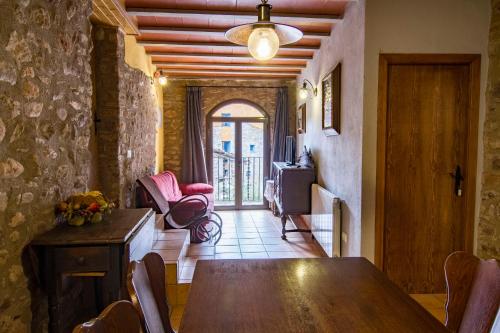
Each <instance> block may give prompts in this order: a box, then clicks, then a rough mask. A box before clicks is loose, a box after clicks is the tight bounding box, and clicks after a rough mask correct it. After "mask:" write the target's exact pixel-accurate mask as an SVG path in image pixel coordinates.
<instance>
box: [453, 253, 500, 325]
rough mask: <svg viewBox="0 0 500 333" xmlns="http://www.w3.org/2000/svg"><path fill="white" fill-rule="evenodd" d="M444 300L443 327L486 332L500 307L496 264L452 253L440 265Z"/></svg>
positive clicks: (497, 266)
mask: <svg viewBox="0 0 500 333" xmlns="http://www.w3.org/2000/svg"><path fill="white" fill-rule="evenodd" d="M444 270H445V275H446V287H447V292H448V299H447V301H446V327H447V328H448V329H449V330H451V331H452V332H458V333H466V332H467V333H469V332H475V333H488V332H490V330H491V328H492V326H493V322H494V321H495V318H496V316H497V313H498V310H499V306H500V264H499V262H498V261H497V260H494V259H492V260H481V259H479V258H477V257H475V256H473V255H471V254H468V253H465V252H454V253H452V254H450V255H449V256H448V258H446V261H445V264H444Z"/></svg>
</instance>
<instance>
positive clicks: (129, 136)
mask: <svg viewBox="0 0 500 333" xmlns="http://www.w3.org/2000/svg"><path fill="white" fill-rule="evenodd" d="M94 43H95V59H96V61H95V66H94V67H95V77H96V78H95V82H96V112H97V118H98V120H99V122H98V125H97V146H98V152H99V170H100V175H99V179H100V184H101V187H102V190H103V192H104V193H105V194H106V195H107V196H109V197H110V198H111V199H112V200H114V201H117V202H118V204H119V206H120V207H133V206H134V191H135V187H134V186H135V180H136V179H137V178H139V177H141V176H143V175H145V174H150V173H152V172H154V167H155V157H156V154H155V133H156V127H155V126H156V121H157V112H158V106H157V102H156V101H157V98H156V90H155V87H154V85H153V83H152V80H151V78H149V77H147V76H146V75H145V74H144V73H143V72H142V71H140V70H138V69H135V68H131V67H129V66H128V65H127V64H126V63H125V48H124V35H123V33H122V32H121V31H120V30H119V29H118V28H116V27H109V26H96V28H95V32H94Z"/></svg>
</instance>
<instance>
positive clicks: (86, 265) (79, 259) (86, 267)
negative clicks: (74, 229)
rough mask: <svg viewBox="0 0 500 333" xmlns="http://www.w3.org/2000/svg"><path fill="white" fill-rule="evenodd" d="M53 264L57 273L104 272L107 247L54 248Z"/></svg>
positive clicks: (107, 254)
mask: <svg viewBox="0 0 500 333" xmlns="http://www.w3.org/2000/svg"><path fill="white" fill-rule="evenodd" d="M54 264H55V269H56V271H57V272H58V273H75V272H104V271H107V270H108V268H109V248H108V247H105V246H96V247H66V248H56V249H54Z"/></svg>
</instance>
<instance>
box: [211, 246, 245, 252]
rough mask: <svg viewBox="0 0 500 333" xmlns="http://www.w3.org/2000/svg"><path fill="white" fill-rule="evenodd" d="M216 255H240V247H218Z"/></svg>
mask: <svg viewBox="0 0 500 333" xmlns="http://www.w3.org/2000/svg"><path fill="white" fill-rule="evenodd" d="M215 253H216V254H218V253H240V247H239V246H235V245H217V246H216V247H215Z"/></svg>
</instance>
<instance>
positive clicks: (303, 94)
mask: <svg viewBox="0 0 500 333" xmlns="http://www.w3.org/2000/svg"><path fill="white" fill-rule="evenodd" d="M307 96H309V93H308V91H307V88H306V87H302V88H300V91H299V97H300V99H306V98H307Z"/></svg>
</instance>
